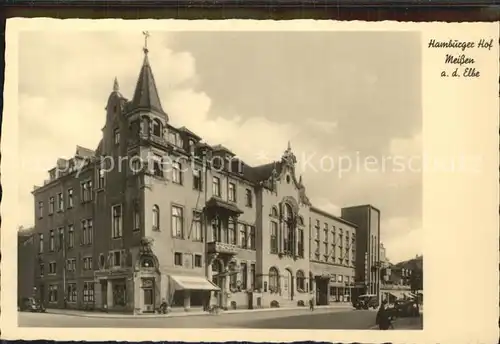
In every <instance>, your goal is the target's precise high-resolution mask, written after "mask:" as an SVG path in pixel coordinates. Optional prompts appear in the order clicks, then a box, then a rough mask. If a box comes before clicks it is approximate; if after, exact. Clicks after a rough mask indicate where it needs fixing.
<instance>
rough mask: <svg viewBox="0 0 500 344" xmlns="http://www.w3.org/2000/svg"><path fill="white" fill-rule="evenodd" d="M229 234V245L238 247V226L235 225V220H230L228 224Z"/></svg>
mask: <svg viewBox="0 0 500 344" xmlns="http://www.w3.org/2000/svg"><path fill="white" fill-rule="evenodd" d="M227 232H228V238H227V239H228V240H227V241H228V243H229V244H232V245H236V226H235V224H234V219H233V218H229V220H228V222H227Z"/></svg>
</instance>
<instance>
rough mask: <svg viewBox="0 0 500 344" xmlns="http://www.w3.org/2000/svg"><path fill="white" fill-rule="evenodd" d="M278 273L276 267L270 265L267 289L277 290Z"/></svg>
mask: <svg viewBox="0 0 500 344" xmlns="http://www.w3.org/2000/svg"><path fill="white" fill-rule="evenodd" d="M279 278H280V277H279V274H278V269H276V268H275V267H272V268H270V269H269V291H271V292H275V293H276V292H278V289H279Z"/></svg>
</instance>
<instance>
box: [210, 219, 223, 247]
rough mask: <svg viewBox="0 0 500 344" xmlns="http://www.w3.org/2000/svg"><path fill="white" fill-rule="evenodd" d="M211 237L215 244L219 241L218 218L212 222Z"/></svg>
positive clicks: (219, 224) (219, 228)
mask: <svg viewBox="0 0 500 344" xmlns="http://www.w3.org/2000/svg"><path fill="white" fill-rule="evenodd" d="M212 235H213V240H214V241H215V242H220V241H221V221H220V219H219V218H218V217H215V218H214V219H213V220H212Z"/></svg>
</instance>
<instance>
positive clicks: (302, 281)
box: [297, 270, 306, 292]
mask: <svg viewBox="0 0 500 344" xmlns="http://www.w3.org/2000/svg"><path fill="white" fill-rule="evenodd" d="M297 290H298V291H299V292H305V291H306V276H305V275H304V271H302V270H298V271H297Z"/></svg>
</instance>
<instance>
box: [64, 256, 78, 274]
mask: <svg viewBox="0 0 500 344" xmlns="http://www.w3.org/2000/svg"><path fill="white" fill-rule="evenodd" d="M66 271H68V272H75V271H76V259H75V258H70V259H68V260H66Z"/></svg>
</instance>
